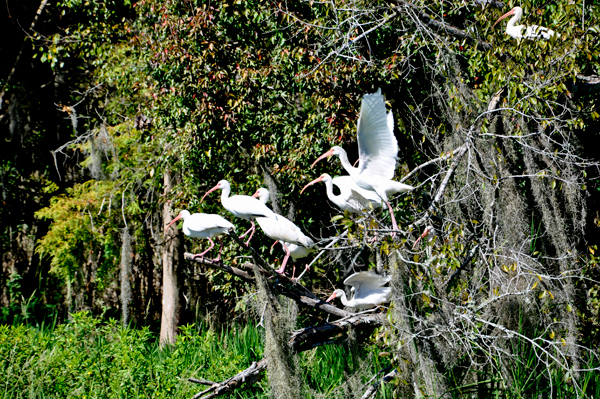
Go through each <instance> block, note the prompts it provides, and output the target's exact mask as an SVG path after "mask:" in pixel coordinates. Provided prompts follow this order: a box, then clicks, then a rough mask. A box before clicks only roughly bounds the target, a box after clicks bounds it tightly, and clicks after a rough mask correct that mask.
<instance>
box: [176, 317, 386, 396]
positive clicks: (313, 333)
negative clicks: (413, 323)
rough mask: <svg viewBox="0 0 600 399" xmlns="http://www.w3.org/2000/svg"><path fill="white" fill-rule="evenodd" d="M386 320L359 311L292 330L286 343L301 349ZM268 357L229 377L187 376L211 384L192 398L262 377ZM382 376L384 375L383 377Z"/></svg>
mask: <svg viewBox="0 0 600 399" xmlns="http://www.w3.org/2000/svg"><path fill="white" fill-rule="evenodd" d="M384 323H386V316H385V313H376V314H371V313H367V314H365V313H361V314H357V315H353V316H350V317H345V318H343V319H340V320H336V321H333V322H331V323H326V324H324V325H322V326H316V327H308V328H303V329H301V330H296V331H294V332H292V337H291V338H290V340H289V341H288V345H289V347H290V349H291V350H292V351H293V352H296V353H300V352H304V351H307V350H310V349H313V348H316V347H317V346H321V345H326V344H332V343H335V342H337V340H335V339H333V338H334V337H335V336H337V335H340V334H342V333H344V332H346V331H348V330H349V329H351V328H352V329H358V330H362V329H368V328H374V327H377V326H380V325H383V324H384ZM268 365H269V359H268V358H264V359H261V360H260V361H258V362H253V363H252V364H251V365H250V367H248V368H247V369H245V370H243V371H241V372H240V373H238V374H236V375H234V376H233V377H230V378H228V379H227V380H225V381H223V382H220V383H214V382H212V381H206V380H202V379H197V378H188V381H190V382H194V383H199V384H203V385H211V387H210V388H207V389H205V390H204V391H202V392H200V393H198V394H196V395H194V396H193V397H192V399H198V398H202V399H209V398H215V397H217V396H220V395H223V394H225V393H227V392H231V391H233V390H234V389H237V388H239V387H240V386H242V384H244V383H253V382H255V381H258V380H259V379H260V378H262V375H261V374H262V372H263V371H265V370H266V369H267V367H268ZM384 378H385V377H384Z"/></svg>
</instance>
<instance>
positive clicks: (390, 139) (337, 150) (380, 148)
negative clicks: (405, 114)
mask: <svg viewBox="0 0 600 399" xmlns="http://www.w3.org/2000/svg"><path fill="white" fill-rule="evenodd" d="M357 130H358V134H357V137H358V151H359V165H358V167H357V168H355V167H353V166H352V165H351V164H350V162H349V161H348V154H346V151H344V149H342V148H341V147H338V146H335V147H333V148H331V150H329V151H327V152H326V153H325V154H323V155H321V156H320V157H319V158H317V160H316V161H315V162H313V164H312V165H311V167H312V166H314V165H315V164H316V163H317V162H318V161H320V160H321V159H324V158H329V157H331V156H332V155H336V156H338V157H339V158H340V161H341V162H342V166H343V167H344V169H346V171H347V172H348V174H349V175H350V176H351V177H352V179H353V180H354V182H355V183H356V184H357V185H358V186H359V187H360V188H362V189H365V190H370V191H375V192H376V193H377V195H378V196H379V198H381V200H382V201H384V202H385V203H386V205H387V206H388V209H389V211H390V216H391V218H392V226H393V228H394V230H398V224H397V223H396V218H395V216H394V211H393V209H392V205H391V204H390V202H389V196H391V195H393V194H395V193H399V192H404V191H410V190H412V189H414V187H412V186H409V185H408V184H403V183H400V182H397V181H394V180H392V178H393V177H394V172H395V170H396V161H397V160H398V156H397V154H398V141H397V140H396V137H395V136H394V116H393V114H392V112H389V113H387V111H386V109H385V101H384V98H383V95H382V94H381V90H380V89H378V90H377V92H376V93H373V94H366V95H364V96H363V99H362V106H361V109H360V117H359V119H358V128H357Z"/></svg>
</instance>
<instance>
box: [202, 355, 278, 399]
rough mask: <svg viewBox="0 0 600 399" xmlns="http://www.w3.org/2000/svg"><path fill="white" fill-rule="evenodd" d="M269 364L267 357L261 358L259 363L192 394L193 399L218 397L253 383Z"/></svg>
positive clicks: (259, 377)
mask: <svg viewBox="0 0 600 399" xmlns="http://www.w3.org/2000/svg"><path fill="white" fill-rule="evenodd" d="M267 364H268V359H267V358H264V359H262V360H260V361H259V362H258V363H257V362H254V363H252V365H251V366H250V367H248V368H247V369H246V370H244V371H242V372H240V373H238V374H236V375H234V376H233V377H231V378H229V379H227V380H225V381H223V382H221V383H217V384H214V385H213V386H211V387H210V388H208V389H205V390H204V391H202V392H200V393H197V394H196V395H194V396H192V399H199V398H202V399H209V398H216V397H217V396H220V395H223V394H225V393H227V392H230V391H232V390H234V389H237V388H238V387H240V386H241V385H243V384H245V383H247V382H248V383H252V382H255V381H258V380H259V379H261V378H262V372H263V371H265V370H266V368H267Z"/></svg>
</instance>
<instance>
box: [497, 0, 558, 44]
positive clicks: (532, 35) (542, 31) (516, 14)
mask: <svg viewBox="0 0 600 399" xmlns="http://www.w3.org/2000/svg"><path fill="white" fill-rule="evenodd" d="M511 15H512V16H513V17H512V18H511V19H510V20H509V21H508V24H506V34H507V35H508V36H510V37H513V38H515V39H529V40H538V39H545V40H550V38H551V37H553V36H555V37H556V38H559V37H560V34H558V33H556V32H554V31H553V30H552V29H548V28H545V27H543V26H537V25H530V26H525V25H515V24H516V23H517V22H519V20H520V19H521V17H522V16H523V9H522V8H521V7H514V8H513V9H512V10H510V11H509V12H507V13H506V14H504V15H503V16H501V17H500V18H498V20H497V21H496V23H495V24H494V26H496V25H497V24H498V22H500V21H501V20H503V19H504V18H506V17H508V16H511ZM494 26H492V28H493V27H494ZM523 30H525V33H523Z"/></svg>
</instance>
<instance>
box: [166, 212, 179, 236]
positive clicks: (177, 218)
mask: <svg viewBox="0 0 600 399" xmlns="http://www.w3.org/2000/svg"><path fill="white" fill-rule="evenodd" d="M179 219H181V213H180V214H179V215H177V217H176V218H175V219H173V220H171V223H169V225H168V226H167V228H166V229H165V235H166V234H167V230H169V228H170V227H171V225H172V224H173V223H175V222H176V221H178V220H179Z"/></svg>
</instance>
